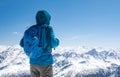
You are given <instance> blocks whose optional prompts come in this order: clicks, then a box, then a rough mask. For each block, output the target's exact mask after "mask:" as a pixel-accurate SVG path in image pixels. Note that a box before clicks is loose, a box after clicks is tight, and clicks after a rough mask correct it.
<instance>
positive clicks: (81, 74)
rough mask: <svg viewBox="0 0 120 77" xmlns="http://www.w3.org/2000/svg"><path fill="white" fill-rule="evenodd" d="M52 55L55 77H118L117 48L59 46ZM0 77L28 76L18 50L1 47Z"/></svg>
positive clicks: (119, 57) (24, 59) (119, 56)
mask: <svg viewBox="0 0 120 77" xmlns="http://www.w3.org/2000/svg"><path fill="white" fill-rule="evenodd" d="M53 55H54V59H55V63H54V65H53V66H54V77H120V49H104V48H88V47H85V46H83V47H64V48H63V47H59V48H57V49H56V50H53ZM0 77H30V72H29V60H28V58H27V56H26V55H25V54H24V51H23V49H22V48H21V47H19V46H17V45H15V46H0Z"/></svg>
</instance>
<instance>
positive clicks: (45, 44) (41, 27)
mask: <svg viewBox="0 0 120 77" xmlns="http://www.w3.org/2000/svg"><path fill="white" fill-rule="evenodd" d="M50 19H51V16H50V14H49V13H48V12H47V11H45V10H40V11H38V12H37V14H36V24H35V25H32V26H31V27H30V28H28V29H27V30H26V31H25V32H24V36H23V38H22V39H21V41H20V46H21V47H23V49H24V52H25V54H26V55H27V56H28V57H29V59H30V72H31V77H53V66H52V64H53V63H54V61H53V55H52V48H56V47H57V46H58V45H59V40H58V39H57V38H56V37H55V35H54V31H53V28H52V27H51V26H50Z"/></svg>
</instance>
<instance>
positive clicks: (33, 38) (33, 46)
mask: <svg viewBox="0 0 120 77" xmlns="http://www.w3.org/2000/svg"><path fill="white" fill-rule="evenodd" d="M40 40H41V27H40V26H32V27H30V28H29V29H28V30H26V31H25V32H24V37H23V39H22V41H23V49H24V51H25V53H26V55H27V56H28V57H29V58H33V59H34V58H38V57H40V56H41V54H42V52H43V51H44V50H43V47H42V46H41V44H40Z"/></svg>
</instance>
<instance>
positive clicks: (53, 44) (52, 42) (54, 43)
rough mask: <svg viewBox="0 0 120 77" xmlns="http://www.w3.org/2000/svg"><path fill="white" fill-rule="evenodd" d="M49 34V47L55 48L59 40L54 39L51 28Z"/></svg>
mask: <svg viewBox="0 0 120 77" xmlns="http://www.w3.org/2000/svg"><path fill="white" fill-rule="evenodd" d="M49 33H50V40H51V47H52V48H56V47H57V46H58V45H59V39H58V38H56V37H55V34H54V31H53V28H52V27H50V31H49Z"/></svg>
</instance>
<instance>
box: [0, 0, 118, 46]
mask: <svg viewBox="0 0 120 77" xmlns="http://www.w3.org/2000/svg"><path fill="white" fill-rule="evenodd" d="M119 3H120V0H0V33H1V34H0V35H1V36H0V45H14V44H19V40H20V39H21V38H22V36H23V33H24V31H25V30H26V29H27V28H28V27H29V26H31V25H33V24H35V23H36V22H35V15H36V12H37V11H38V10H42V9H44V10H47V11H48V12H49V13H50V14H51V16H52V20H51V26H53V28H54V31H55V34H56V36H57V37H58V38H59V39H60V41H61V44H60V45H61V46H83V45H84V46H92V47H95V46H98V47H109V48H118V47H119V48H120V35H119V34H120V10H119V9H120V5H119Z"/></svg>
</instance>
